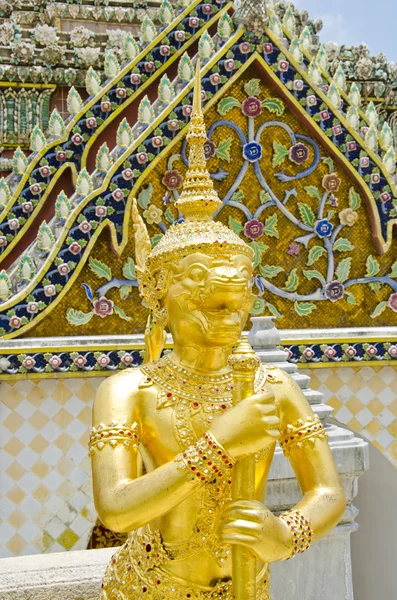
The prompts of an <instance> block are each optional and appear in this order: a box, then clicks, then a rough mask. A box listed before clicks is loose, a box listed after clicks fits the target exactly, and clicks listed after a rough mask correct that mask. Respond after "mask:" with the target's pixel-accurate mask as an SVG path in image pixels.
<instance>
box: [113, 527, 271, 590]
mask: <svg viewBox="0 0 397 600" xmlns="http://www.w3.org/2000/svg"><path fill="white" fill-rule="evenodd" d="M170 562H172V561H171V560H170V559H169V557H168V555H167V552H166V550H165V549H164V546H163V544H162V541H161V536H160V534H159V532H157V531H156V532H151V533H145V534H138V533H134V534H132V535H131V536H130V537H129V538H128V540H127V542H126V543H125V544H124V545H123V546H121V548H119V549H118V550H117V551H116V553H115V554H114V556H113V558H112V559H111V561H110V564H109V566H108V568H107V570H106V573H105V576H104V578H103V582H102V594H101V600H138V599H139V598H142V599H143V600H186V599H187V598H189V599H190V600H215V599H216V600H233V599H234V596H233V590H232V581H231V580H228V581H224V582H220V583H218V584H216V585H215V586H214V587H211V588H206V587H202V586H199V585H196V584H192V583H191V582H189V581H185V580H184V579H180V578H177V577H173V576H172V575H170V574H169V573H167V572H166V571H165V570H164V568H163V566H165V565H166V563H168V564H169V563H170ZM268 575H269V572H268V568H267V567H265V568H264V569H263V571H262V573H260V575H259V576H258V579H257V594H256V600H270V595H269V594H270V592H269V576H268Z"/></svg>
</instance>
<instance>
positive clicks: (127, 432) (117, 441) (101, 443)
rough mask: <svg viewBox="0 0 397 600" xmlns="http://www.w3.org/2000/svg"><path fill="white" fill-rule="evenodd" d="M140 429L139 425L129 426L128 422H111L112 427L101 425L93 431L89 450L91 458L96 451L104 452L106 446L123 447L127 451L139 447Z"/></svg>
mask: <svg viewBox="0 0 397 600" xmlns="http://www.w3.org/2000/svg"><path fill="white" fill-rule="evenodd" d="M138 443H139V441H138V428H137V424H136V423H134V424H133V425H131V426H129V425H128V424H127V422H126V421H124V422H123V423H121V422H113V421H112V422H111V423H110V425H104V424H103V423H100V424H99V425H98V427H93V428H92V429H91V435H90V441H89V443H88V449H89V454H90V456H92V455H93V453H94V452H95V450H99V451H101V450H103V448H104V447H105V446H106V445H109V446H110V447H111V448H115V447H116V446H117V445H122V446H124V448H125V449H126V450H130V449H132V448H137V447H138Z"/></svg>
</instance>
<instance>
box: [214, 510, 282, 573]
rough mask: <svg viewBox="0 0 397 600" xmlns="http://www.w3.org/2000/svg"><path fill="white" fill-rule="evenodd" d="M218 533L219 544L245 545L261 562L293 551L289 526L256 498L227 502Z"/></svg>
mask: <svg viewBox="0 0 397 600" xmlns="http://www.w3.org/2000/svg"><path fill="white" fill-rule="evenodd" d="M218 535H219V539H220V540H221V542H222V543H224V544H240V545H242V546H245V547H247V548H249V549H250V550H251V551H252V552H253V553H254V554H255V556H256V557H257V558H259V559H260V560H261V561H262V562H265V563H268V562H275V561H277V560H285V559H286V558H288V557H289V556H291V554H292V551H293V540H292V533H291V531H290V529H289V528H288V527H287V525H286V524H285V523H284V522H283V521H282V520H281V519H278V518H277V517H275V516H274V515H273V513H272V512H271V511H270V510H269V509H268V508H266V506H265V505H264V504H262V502H258V501H257V500H237V501H236V502H231V503H230V504H228V505H227V506H226V508H225V511H224V513H223V515H222V520H221V522H220V525H219V530H218Z"/></svg>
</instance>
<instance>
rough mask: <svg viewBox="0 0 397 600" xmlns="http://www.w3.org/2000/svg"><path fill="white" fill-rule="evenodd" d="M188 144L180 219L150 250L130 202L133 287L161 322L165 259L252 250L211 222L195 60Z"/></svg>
mask: <svg viewBox="0 0 397 600" xmlns="http://www.w3.org/2000/svg"><path fill="white" fill-rule="evenodd" d="M186 139H187V141H188V143H189V168H188V170H187V172H186V176H185V179H184V183H183V189H182V193H181V195H180V197H179V199H178V200H177V202H176V203H175V206H176V207H177V208H178V210H179V211H180V212H181V213H182V214H183V215H184V217H185V220H184V221H183V222H182V223H178V224H175V225H171V226H170V228H169V229H168V231H167V233H165V235H164V236H163V237H162V238H161V240H160V242H159V243H158V244H157V246H155V247H154V248H153V249H152V248H151V244H150V238H149V235H148V233H147V229H146V226H145V224H144V222H143V220H142V217H141V216H140V215H139V212H138V208H137V204H136V201H135V200H134V204H133V221H134V229H135V254H136V257H135V258H136V267H137V276H138V281H139V289H140V292H141V295H142V297H143V298H145V300H146V302H147V304H148V306H149V308H150V310H151V311H152V312H153V317H154V321H155V322H157V323H161V322H162V321H163V323H162V324H164V320H165V315H164V311H162V310H161V308H160V303H159V300H160V298H161V297H162V295H163V294H162V292H163V291H164V290H163V288H164V285H163V283H164V277H165V274H166V273H165V270H164V267H165V265H166V264H167V263H170V262H178V260H179V259H181V258H184V257H185V256H188V255H189V254H193V253H194V252H201V253H203V254H207V255H211V256H233V255H235V254H244V255H246V256H248V257H249V258H250V259H251V260H252V259H253V251H252V249H251V248H250V247H249V246H248V245H247V244H246V243H245V242H244V241H243V240H242V239H241V238H239V237H238V235H236V234H235V233H234V232H233V231H232V230H231V229H229V228H228V227H226V226H225V225H223V223H220V222H219V221H214V220H213V217H214V214H215V213H216V211H218V210H219V209H220V207H221V206H222V201H221V200H220V199H219V196H218V194H217V192H216V190H215V189H214V186H213V182H212V179H211V177H210V174H209V173H208V170H207V161H206V158H205V152H204V146H205V143H206V142H207V133H206V129H205V124H204V117H203V113H202V109H201V82H200V63H199V62H198V64H197V69H196V78H195V87H194V100H193V111H192V116H191V120H190V124H189V131H188V134H187V137H186Z"/></svg>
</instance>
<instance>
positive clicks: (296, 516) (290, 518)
mask: <svg viewBox="0 0 397 600" xmlns="http://www.w3.org/2000/svg"><path fill="white" fill-rule="evenodd" d="M280 519H281V520H282V521H283V522H284V523H285V524H286V525H287V526H288V528H289V529H290V530H291V533H292V535H293V539H294V549H293V552H292V554H291V556H290V557H289V558H293V557H294V556H296V555H297V554H303V553H304V552H306V550H308V549H309V548H310V546H311V545H312V543H313V540H314V535H315V534H314V531H313V529H312V527H311V525H310V523H309V521H308V520H307V519H306V517H304V515H302V513H301V512H300V511H299V510H290V511H287V512H285V513H282V514H281V515H280Z"/></svg>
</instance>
